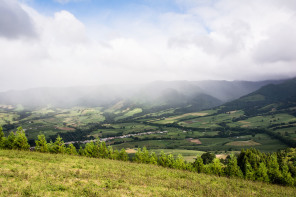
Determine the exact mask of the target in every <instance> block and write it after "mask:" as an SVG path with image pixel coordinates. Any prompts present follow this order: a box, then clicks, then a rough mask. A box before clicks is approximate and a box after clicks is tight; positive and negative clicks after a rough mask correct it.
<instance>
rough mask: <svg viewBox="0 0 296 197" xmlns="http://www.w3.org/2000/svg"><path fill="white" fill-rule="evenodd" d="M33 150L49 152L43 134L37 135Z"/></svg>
mask: <svg viewBox="0 0 296 197" xmlns="http://www.w3.org/2000/svg"><path fill="white" fill-rule="evenodd" d="M35 144H36V147H35V150H36V151H38V152H42V153H46V152H49V149H48V144H47V141H46V138H45V135H38V140H36V141H35Z"/></svg>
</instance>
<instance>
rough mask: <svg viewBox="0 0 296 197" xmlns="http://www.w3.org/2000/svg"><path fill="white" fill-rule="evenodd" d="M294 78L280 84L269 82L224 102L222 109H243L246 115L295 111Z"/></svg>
mask: <svg viewBox="0 0 296 197" xmlns="http://www.w3.org/2000/svg"><path fill="white" fill-rule="evenodd" d="M293 107H296V78H294V79H291V80H287V81H284V82H282V83H280V84H269V85H266V86H264V87H262V88H260V89H259V90H257V91H255V92H253V93H250V94H248V95H246V96H243V97H241V98H239V99H237V100H235V101H232V102H229V103H226V104H225V107H224V108H223V109H222V111H231V110H238V109H243V110H244V111H245V112H246V113H247V115H251V114H254V113H255V114H256V113H265V112H269V111H276V110H286V111H287V112H290V113H292V114H293V113H295V112H294V111H295V109H294V110H293Z"/></svg>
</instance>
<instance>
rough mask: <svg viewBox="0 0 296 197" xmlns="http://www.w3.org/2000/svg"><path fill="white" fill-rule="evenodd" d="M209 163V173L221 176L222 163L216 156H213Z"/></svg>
mask: <svg viewBox="0 0 296 197" xmlns="http://www.w3.org/2000/svg"><path fill="white" fill-rule="evenodd" d="M208 165H209V173H211V174H215V175H219V176H222V175H223V164H222V163H221V162H220V160H219V159H218V158H215V159H214V160H213V162H212V163H210V164H208Z"/></svg>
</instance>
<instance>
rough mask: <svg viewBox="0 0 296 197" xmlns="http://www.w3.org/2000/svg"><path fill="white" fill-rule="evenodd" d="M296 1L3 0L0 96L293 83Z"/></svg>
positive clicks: (0, 6) (0, 10)
mask: <svg viewBox="0 0 296 197" xmlns="http://www.w3.org/2000/svg"><path fill="white" fill-rule="evenodd" d="M295 35H296V1H295V0H248V1H243V0H241V1H238V0H161V1H160V0H142V1H140V0H139V1H136V0H124V1H122V0H0V68H1V72H0V91H6V90H10V89H25V88H32V87H43V86H47V87H56V86H58V87H59V86H77V85H80V86H81V85H100V84H110V83H112V84H114V83H145V82H150V81H155V80H167V81H170V80H194V81H196V80H208V79H214V80H216V79H217V80H221V79H222V80H266V79H280V78H290V77H295V76H296V36H295Z"/></svg>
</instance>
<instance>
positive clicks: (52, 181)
mask: <svg viewBox="0 0 296 197" xmlns="http://www.w3.org/2000/svg"><path fill="white" fill-rule="evenodd" d="M0 158H1V159H0V183H1V187H0V196H8V195H9V196H294V195H295V193H296V189H295V188H292V187H283V186H279V185H271V184H267V183H262V182H253V181H247V180H243V179H236V178H231V179H229V178H225V177H218V176H213V175H205V174H198V173H194V172H188V171H183V170H175V169H167V168H163V167H160V166H156V165H151V164H136V163H130V162H122V161H114V160H107V159H96V158H86V157H78V156H68V155H60V154H58V155H54V154H45V153H36V152H22V151H12V150H9V151H8V150H0ZM118 166H120V168H119V167H118Z"/></svg>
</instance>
